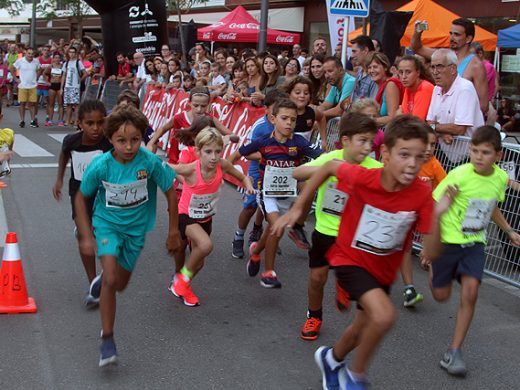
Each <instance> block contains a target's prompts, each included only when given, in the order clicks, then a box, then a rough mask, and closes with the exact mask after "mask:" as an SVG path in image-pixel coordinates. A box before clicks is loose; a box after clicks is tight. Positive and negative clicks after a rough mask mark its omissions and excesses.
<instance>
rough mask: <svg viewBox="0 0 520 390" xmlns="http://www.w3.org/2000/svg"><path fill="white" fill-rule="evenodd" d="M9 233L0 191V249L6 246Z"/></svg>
mask: <svg viewBox="0 0 520 390" xmlns="http://www.w3.org/2000/svg"><path fill="white" fill-rule="evenodd" d="M8 231H9V228H8V227H7V218H6V216H5V209H4V199H3V198H2V191H0V247H3V246H4V240H5V235H6V234H7V232H8Z"/></svg>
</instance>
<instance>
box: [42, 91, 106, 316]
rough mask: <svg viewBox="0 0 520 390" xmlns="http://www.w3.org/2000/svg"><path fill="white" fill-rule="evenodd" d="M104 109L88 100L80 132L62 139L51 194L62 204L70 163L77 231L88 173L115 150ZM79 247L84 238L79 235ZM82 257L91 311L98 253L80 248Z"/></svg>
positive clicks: (90, 204) (94, 302)
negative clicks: (108, 136)
mask: <svg viewBox="0 0 520 390" xmlns="http://www.w3.org/2000/svg"><path fill="white" fill-rule="evenodd" d="M105 115H106V110H105V105H104V104H103V103H102V102H101V101H100V100H85V101H83V102H82V103H81V104H80V106H79V109H78V120H79V124H78V127H79V129H80V131H79V132H76V133H73V134H68V135H67V136H65V138H64V139H63V144H62V147H61V152H60V156H59V158H58V172H57V175H56V182H55V183H54V186H53V187H52V194H53V195H54V199H56V200H57V201H60V200H61V189H62V187H63V176H64V175H65V169H66V167H67V164H68V163H69V161H70V162H71V164H70V179H69V196H70V203H71V206H72V219H73V220H74V223H75V225H76V231H77V230H78V220H77V217H78V216H77V213H76V207H75V199H76V195H77V193H78V190H79V188H80V185H81V181H82V179H83V174H84V173H85V170H86V169H87V167H88V166H89V164H90V163H91V162H92V160H93V159H94V158H95V157H97V156H99V155H101V154H103V153H105V152H108V151H109V150H110V149H112V144H111V143H110V141H109V140H108V139H106V138H105V136H104V134H103V131H104V127H105ZM93 206H94V198H92V199H89V201H88V203H87V214H88V217H89V220H90V219H91V218H92V210H93ZM76 238H77V239H78V244H79V242H81V240H82V239H83V237H82V236H81V235H79V234H77V236H76ZM79 255H80V257H81V261H82V263H83V267H84V268H85V273H86V275H87V279H88V282H89V285H90V287H89V290H88V293H87V295H86V296H85V306H86V307H87V308H88V309H90V308H94V307H97V305H98V304H99V294H100V282H99V280H98V281H97V283H93V281H94V279H95V278H96V253H95V251H94V247H93V246H92V245H91V246H88V247H85V246H79Z"/></svg>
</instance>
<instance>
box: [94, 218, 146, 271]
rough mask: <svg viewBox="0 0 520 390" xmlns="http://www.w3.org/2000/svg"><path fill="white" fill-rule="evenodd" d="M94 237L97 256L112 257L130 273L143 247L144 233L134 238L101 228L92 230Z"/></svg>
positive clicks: (107, 228) (108, 228)
mask: <svg viewBox="0 0 520 390" xmlns="http://www.w3.org/2000/svg"><path fill="white" fill-rule="evenodd" d="M94 235H95V236H96V244H97V255H98V257H99V258H101V257H102V256H114V257H115V258H116V259H117V262H118V263H119V265H121V267H123V268H124V269H125V270H127V271H128V272H132V271H133V270H134V268H135V264H136V263H137V259H138V257H139V255H140V254H141V251H142V250H143V247H144V239H145V235H146V234H145V233H144V232H143V234H142V235H138V236H134V235H130V234H126V233H123V232H119V231H116V230H113V229H111V228H110V227H102V228H96V229H94Z"/></svg>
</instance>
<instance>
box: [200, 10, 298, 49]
mask: <svg viewBox="0 0 520 390" xmlns="http://www.w3.org/2000/svg"><path fill="white" fill-rule="evenodd" d="M259 33H260V23H259V22H258V21H257V20H256V19H255V18H254V17H253V16H252V15H251V14H250V13H249V12H247V10H246V9H245V8H244V7H242V6H241V5H239V6H238V7H236V8H235V9H234V10H233V11H231V12H230V13H229V14H228V15H227V16H226V17H224V18H223V19H221V20H220V21H218V22H217V23H215V24H212V25H211V26H208V27H204V28H199V29H198V30H197V39H199V40H201V41H212V42H252V43H256V42H258V35H259ZM267 43H269V44H274V45H294V44H295V43H300V35H299V34H295V33H290V32H285V31H278V30H273V29H272V28H268V29H267Z"/></svg>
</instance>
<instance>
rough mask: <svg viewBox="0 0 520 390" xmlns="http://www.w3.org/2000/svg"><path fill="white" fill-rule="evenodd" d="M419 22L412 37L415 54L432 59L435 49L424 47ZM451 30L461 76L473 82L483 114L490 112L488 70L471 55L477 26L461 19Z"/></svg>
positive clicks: (451, 46)
mask: <svg viewBox="0 0 520 390" xmlns="http://www.w3.org/2000/svg"><path fill="white" fill-rule="evenodd" d="M421 22H422V21H420V20H418V21H416V22H415V30H414V33H413V35H412V41H411V44H412V49H413V51H414V52H415V53H417V54H419V55H421V56H423V57H424V58H426V59H430V58H431V56H432V54H433V52H434V51H435V50H434V49H431V48H429V47H426V46H423V44H422V41H421V36H422V33H423V29H422V28H420V23H421ZM451 23H452V24H451V28H450V48H451V49H452V50H454V51H455V53H456V55H457V70H458V73H459V76H461V77H464V78H465V79H467V80H469V81H471V82H472V83H473V86H474V87H475V90H476V91H477V94H478V99H479V104H480V109H481V110H482V112H483V113H487V112H488V108H489V99H488V83H487V77H486V69H485V68H484V65H483V64H482V61H480V59H479V58H478V57H477V56H475V55H474V54H471V51H470V44H471V42H472V41H473V38H475V25H474V24H473V22H472V21H471V20H468V19H464V18H459V19H455V20H454V21H453V22H451Z"/></svg>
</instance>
